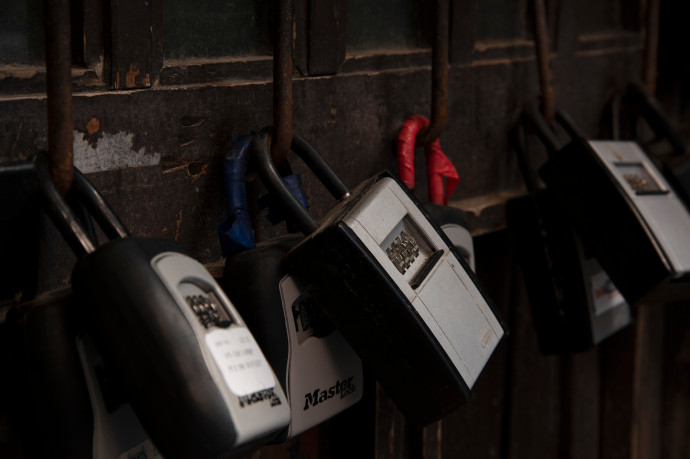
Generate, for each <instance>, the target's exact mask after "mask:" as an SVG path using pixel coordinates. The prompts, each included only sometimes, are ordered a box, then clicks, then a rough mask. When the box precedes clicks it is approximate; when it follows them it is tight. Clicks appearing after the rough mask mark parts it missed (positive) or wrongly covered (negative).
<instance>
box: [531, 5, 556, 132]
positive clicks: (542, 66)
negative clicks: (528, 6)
mask: <svg viewBox="0 0 690 459" xmlns="http://www.w3.org/2000/svg"><path fill="white" fill-rule="evenodd" d="M534 45H535V47H536V51H537V65H538V67H539V83H540V85H541V101H542V112H543V113H544V117H545V118H546V121H547V122H548V123H549V124H551V123H553V120H554V118H555V117H556V91H555V90H554V87H553V73H552V72H551V63H550V55H549V53H550V51H549V37H548V35H547V27H546V7H545V5H544V0H534Z"/></svg>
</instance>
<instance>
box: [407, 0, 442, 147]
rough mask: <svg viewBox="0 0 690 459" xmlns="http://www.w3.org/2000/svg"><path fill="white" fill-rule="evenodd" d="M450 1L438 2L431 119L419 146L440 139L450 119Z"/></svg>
mask: <svg viewBox="0 0 690 459" xmlns="http://www.w3.org/2000/svg"><path fill="white" fill-rule="evenodd" d="M449 16H450V8H449V2H448V0H437V1H436V35H435V37H434V47H433V49H432V57H431V60H432V62H431V118H430V123H429V127H428V128H427V129H426V130H425V131H423V132H421V133H419V134H417V140H416V142H415V143H416V144H417V145H426V144H429V143H431V142H433V141H434V140H436V139H438V138H439V136H440V135H441V132H443V129H444V128H445V127H446V119H447V117H448V23H449V21H448V17H449Z"/></svg>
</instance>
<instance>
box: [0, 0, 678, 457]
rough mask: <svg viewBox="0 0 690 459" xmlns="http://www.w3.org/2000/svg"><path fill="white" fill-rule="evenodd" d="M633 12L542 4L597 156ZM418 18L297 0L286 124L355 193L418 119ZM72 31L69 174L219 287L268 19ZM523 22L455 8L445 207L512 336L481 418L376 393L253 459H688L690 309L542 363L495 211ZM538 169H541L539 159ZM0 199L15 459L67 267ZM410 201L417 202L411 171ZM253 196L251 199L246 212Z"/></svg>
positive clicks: (187, 10)
mask: <svg viewBox="0 0 690 459" xmlns="http://www.w3.org/2000/svg"><path fill="white" fill-rule="evenodd" d="M647 1H649V0H647ZM647 1H645V0H581V1H575V0H552V1H551V2H549V4H548V13H549V30H550V37H551V40H552V42H551V43H552V51H553V54H552V57H553V59H552V65H553V69H554V80H555V85H556V94H557V97H558V104H559V107H561V108H562V109H565V110H566V111H568V112H569V113H570V114H571V115H572V117H573V118H574V119H575V121H576V122H577V123H578V124H579V125H580V126H581V127H582V129H583V130H584V131H585V132H586V133H587V134H589V135H591V136H593V137H595V136H597V135H599V133H600V132H601V130H602V122H601V117H602V113H603V109H604V107H605V105H606V103H607V102H608V100H609V99H610V97H611V95H612V94H613V92H614V91H615V90H617V89H619V88H621V87H623V85H624V84H625V83H626V82H627V81H629V80H631V79H640V78H641V77H642V66H643V60H644V52H643V51H644V38H645V33H646V28H645V21H646V8H647ZM661 3H662V7H661V8H662V9H661V27H660V30H661V34H660V35H661V36H660V48H659V64H658V76H659V84H658V90H657V94H658V95H659V97H660V98H661V100H662V102H663V104H664V107H665V109H666V110H667V112H668V114H669V116H670V118H671V119H672V121H673V122H674V123H675V124H676V126H678V127H679V129H680V131H681V132H682V133H683V134H684V135H686V137H687V135H688V134H690V133H688V129H687V127H688V103H687V100H688V88H689V86H688V83H687V81H688V79H687V77H688V62H690V60H688V59H687V51H684V50H682V49H681V48H683V47H684V46H683V45H684V44H685V43H686V42H687V40H685V39H684V38H683V37H684V32H685V29H684V24H683V18H684V17H687V16H685V13H686V11H685V10H686V9H687V7H686V6H684V5H683V2H680V1H675V2H674V1H670V0H664V1H662V2H661ZM431 10H432V5H431V3H430V2H421V1H414V0H404V1H393V0H382V1H378V2H371V1H366V0H350V1H349V2H347V1H343V0H328V1H324V0H319V1H311V0H298V1H297V2H296V28H295V31H296V43H295V51H294V56H295V69H294V73H293V76H294V83H293V88H294V107H293V119H294V127H295V130H297V131H299V132H300V133H302V134H303V135H304V136H305V137H307V138H308V139H309V140H310V141H311V142H312V143H313V144H314V145H315V146H316V147H317V148H318V149H319V150H320V151H321V153H322V154H323V155H324V156H325V157H326V158H327V159H328V161H330V163H331V164H332V165H333V167H334V168H335V169H336V170H337V171H338V172H339V173H340V174H341V176H342V178H343V179H344V180H345V182H346V183H347V184H349V185H355V184H357V183H358V182H360V181H362V180H364V179H365V178H367V177H369V176H371V175H373V174H374V173H376V172H377V171H379V170H381V169H383V168H386V167H390V166H391V165H392V164H393V162H392V161H393V154H394V139H395V135H396V134H397V131H398V129H399V127H400V126H401V124H402V122H403V121H404V119H405V118H406V117H407V116H409V115H411V114H413V113H420V114H423V115H426V116H428V114H429V112H430V95H431V91H430V85H431V79H430V65H431V51H430V47H429V46H430V45H429V43H430V42H431V40H430V37H431V36H432V33H433V23H432V17H433V14H432V11H431ZM41 14H42V13H41V4H40V2H35V1H32V0H31V1H30V0H26V1H25V2H9V1H5V0H2V2H1V3H0V161H2V162H7V161H12V160H24V159H27V158H29V157H31V156H32V155H33V154H35V153H36V152H37V151H39V150H42V149H46V148H47V126H46V125H47V114H46V96H45V70H44V67H43V66H42V60H43V56H44V52H43V48H42V39H43V38H42V27H41ZM72 16H73V29H74V30H75V33H74V35H75V37H76V38H75V40H73V41H74V42H75V46H74V47H73V48H74V50H75V51H74V53H73V61H74V67H73V78H74V85H73V88H74V137H75V139H74V151H75V161H76V164H77V166H79V167H80V168H81V169H82V170H83V171H84V172H86V173H87V174H88V176H89V178H90V179H91V180H92V181H93V182H94V183H95V184H96V185H97V186H98V187H99V189H100V190H101V191H102V192H103V193H104V195H105V196H106V197H107V199H108V200H109V201H110V203H111V204H112V205H113V207H114V208H115V209H116V210H117V211H118V212H119V214H120V216H121V217H122V219H123V220H124V221H125V223H126V224H127V225H128V226H129V228H130V230H131V231H132V232H133V233H134V234H136V235H142V236H147V237H164V238H170V239H175V240H177V241H179V242H180V243H181V244H182V245H184V246H185V247H186V248H187V249H188V250H189V251H190V253H191V254H192V255H193V256H195V257H196V258H198V259H199V260H200V261H202V262H204V263H206V264H207V266H208V267H209V268H210V269H212V270H215V271H214V272H215V273H218V272H219V270H218V268H219V267H221V266H222V259H221V256H220V250H219V244H218V241H217V236H216V230H215V226H216V224H217V223H219V222H220V221H222V220H223V219H224V216H225V202H224V199H223V196H222V190H221V183H222V182H221V160H222V158H223V155H224V154H225V153H226V152H227V149H228V144H229V142H230V140H231V138H232V135H236V134H245V133H248V132H250V131H252V130H258V129H260V128H262V127H263V126H266V125H269V124H270V123H271V122H272V110H271V101H272V92H271V91H272V84H271V75H272V74H271V68H272V59H271V56H270V53H271V49H272V44H271V43H272V39H273V32H272V30H273V28H272V24H273V22H274V16H275V14H274V8H273V5H272V4H271V2H268V1H254V2H250V1H240V0H228V1H213V2H204V3H203V4H199V5H197V4H193V3H189V2H181V1H169V2H166V3H164V4H163V2H161V1H159V0H153V1H149V2H138V1H134V0H127V1H120V2H112V4H110V2H97V1H93V0H81V1H74V2H73V14H72ZM531 24H532V22H531V6H530V4H529V2H528V1H527V0H490V1H489V0H485V1H482V0H468V1H462V2H461V1H453V2H452V11H451V66H450V71H449V74H450V77H449V88H448V92H449V105H448V114H449V116H448V124H447V126H446V128H445V130H444V132H443V134H442V135H441V144H442V146H443V151H444V152H445V153H446V155H447V156H448V157H449V158H450V159H451V160H452V161H453V162H454V164H455V165H456V167H457V169H458V172H459V174H460V178H461V182H460V185H459V186H458V188H457V190H456V191H455V192H454V194H453V196H452V198H451V201H452V202H451V204H452V205H453V206H455V207H459V208H462V209H463V210H465V211H466V212H468V215H469V217H470V223H471V227H472V231H473V234H474V235H475V236H476V239H475V241H476V250H477V271H478V275H479V277H480V279H481V280H482V281H483V283H484V285H485V286H486V289H487V290H488V292H489V293H490V294H491V295H492V297H493V299H494V301H495V302H496V303H497V305H498V306H499V308H500V309H501V311H502V312H503V314H504V315H505V317H506V318H507V320H508V322H509V325H510V328H511V334H510V335H509V336H507V337H506V338H504V340H503V342H502V343H501V344H500V345H499V348H498V350H497V351H496V353H495V355H494V356H493V357H492V359H491V361H490V362H489V364H488V366H487V367H486V369H485V370H484V372H483V373H482V375H481V377H480V378H479V380H478V382H477V384H476V386H475V390H474V394H475V397H476V399H475V400H473V401H472V402H471V403H469V404H467V405H466V406H463V407H461V408H460V409H459V410H458V411H457V412H456V413H454V414H452V415H451V416H449V417H448V418H447V419H444V420H443V421H442V422H441V423H440V424H438V425H434V426H432V427H430V428H427V429H426V430H425V431H415V430H413V429H411V428H409V427H408V426H406V424H405V422H404V419H403V418H402V417H401V416H400V414H399V413H398V412H397V410H396V409H395V407H394V405H392V403H391V402H390V401H389V400H388V399H387V397H386V396H385V393H383V392H382V391H381V390H380V389H378V390H375V385H374V384H370V392H369V393H368V396H367V397H366V399H365V401H364V402H363V403H362V404H361V406H359V407H358V408H357V409H356V410H353V411H352V412H350V413H347V414H346V415H345V416H343V417H341V418H339V419H336V420H334V421H333V422H331V423H327V424H326V425H324V426H322V427H320V428H318V429H314V430H312V431H310V432H308V433H306V434H304V435H303V436H301V437H299V438H298V439H296V440H293V441H291V442H289V443H288V444H286V445H279V446H274V447H267V448H264V449H262V450H261V453H260V454H261V456H262V457H299V456H298V454H301V457H329V456H352V455H355V454H356V455H357V456H363V457H367V456H373V455H376V456H377V457H418V456H420V455H422V454H423V455H424V456H425V457H468V458H494V457H495V458H521V457H524V458H553V457H572V458H602V459H603V458H607V459H608V458H633V457H634V458H660V457H665V458H666V457H668V458H681V457H688V456H690V442H689V440H688V437H687V432H688V428H690V426H689V423H690V415H689V414H688V409H690V400H689V398H688V396H689V395H690V389H689V387H690V385H689V384H688V382H689V381H690V341H689V340H690V334H689V333H688V332H687V331H686V330H687V329H688V325H690V312H688V310H687V308H686V307H685V306H684V305H654V306H645V307H641V308H639V309H637V310H636V312H635V314H636V322H635V323H634V324H633V325H632V326H631V327H629V328H627V329H626V330H624V331H623V332H621V333H619V334H617V335H616V336H614V337H612V338H611V339H609V340H608V341H606V342H604V343H603V344H602V345H600V346H598V347H597V348H594V349H591V350H589V351H587V352H584V353H580V354H576V355H569V356H563V357H544V356H542V355H540V353H539V351H538V348H537V344H536V337H535V333H534V329H533V325H532V322H531V316H530V313H529V305H528V303H527V299H526V295H525V291H524V286H523V283H522V279H521V274H520V272H519V269H518V268H517V266H516V265H515V263H514V259H513V247H512V241H511V239H510V234H509V232H508V231H507V229H506V223H505V203H506V201H507V200H508V199H510V198H512V197H515V196H518V195H520V194H523V193H524V192H525V190H524V185H523V182H522V178H521V176H520V173H519V170H518V167H517V161H516V158H515V154H514V152H513V151H512V150H511V148H510V146H509V144H508V135H507V133H508V129H509V126H510V123H511V122H512V120H513V119H514V116H515V114H516V113H517V112H518V110H519V109H520V108H521V107H522V105H523V104H524V102H525V101H527V100H529V99H530V98H534V97H536V96H537V95H538V91H539V84H538V79H537V73H536V64H535V53H534V45H533V41H532V31H531V30H532V28H531ZM678 44H681V48H679V47H678V46H677V45H678ZM679 53H681V54H679ZM682 53H685V55H683V54H682ZM534 154H535V157H536V158H537V159H539V158H542V159H543V157H544V156H543V155H544V153H543V151H541V150H540V149H539V148H538V147H536V146H535V147H534ZM292 163H293V164H292V165H293V167H294V168H295V169H296V170H297V171H299V172H301V173H302V174H303V179H304V182H305V187H306V191H307V193H308V195H309V197H310V200H311V206H312V212H313V214H314V215H315V216H317V217H318V216H320V215H322V214H323V213H324V212H325V211H326V210H327V209H328V207H329V206H330V203H331V201H330V198H329V197H328V195H327V193H326V192H325V190H324V189H323V188H322V187H321V186H320V185H319V184H318V183H317V182H316V181H315V180H314V178H313V177H312V176H311V175H309V173H308V172H306V171H305V170H304V168H303V166H302V165H301V163H299V161H293V162H292ZM416 164H417V168H418V170H420V171H421V170H423V154H422V152H421V150H418V154H417V161H416ZM0 187H1V188H2V189H0V191H1V193H0V203H1V204H2V205H3V210H4V209H5V208H7V209H10V211H8V212H5V219H3V220H2V223H3V228H2V229H0V231H1V232H2V234H1V235H2V238H3V240H4V241H10V242H9V243H6V244H5V245H4V246H3V247H4V248H5V250H6V251H5V252H4V253H2V263H3V264H4V265H5V267H10V269H9V270H7V271H8V275H7V276H5V280H4V282H3V285H2V294H3V297H2V298H0V301H1V302H0V342H1V343H2V344H3V348H2V351H1V352H2V353H1V354H0V355H1V358H2V360H1V361H0V364H1V365H2V366H1V367H0V368H3V371H0V374H1V375H2V376H1V377H0V380H1V382H0V385H1V387H0V388H1V389H3V390H2V391H1V392H0V457H21V456H22V455H24V454H29V453H31V452H32V449H31V447H30V446H27V445H28V444H30V443H31V442H32V441H34V440H35V439H36V438H40V435H39V434H40V432H41V430H40V429H39V427H40V426H41V425H42V424H41V423H42V422H43V421H41V419H39V417H38V416H37V415H36V414H35V413H36V411H35V407H34V406H33V405H32V404H31V403H30V400H28V398H30V397H31V394H27V393H25V387H26V384H24V382H25V378H26V373H27V372H26V368H25V365H26V363H25V362H24V361H23V360H22V356H23V355H24V354H23V353H24V352H25V348H24V346H23V344H22V343H24V342H25V339H24V336H25V335H24V333H25V332H24V329H23V328H22V327H23V326H24V324H25V317H24V314H25V312H26V311H27V310H29V309H30V308H31V306H27V303H26V302H27V301H28V300H31V299H33V298H34V297H35V296H36V295H39V296H40V295H42V294H45V293H46V292H54V291H56V290H58V289H61V288H64V287H67V286H68V285H69V275H70V271H71V268H72V266H73V264H74V261H75V258H74V257H73V256H72V255H71V253H70V251H69V249H68V248H67V246H66V245H65V244H64V242H63V241H62V240H61V238H60V236H59V235H58V234H57V233H56V231H55V230H54V229H53V228H52V226H51V225H50V223H48V221H47V219H45V217H42V216H40V215H39V216H37V217H36V216H34V213H33V212H32V211H31V209H33V207H32V205H33V202H32V201H31V196H32V194H31V191H30V190H29V189H27V188H22V187H21V186H18V185H16V184H9V183H7V182H5V183H4V184H3V185H0ZM416 190H417V191H416V193H417V195H418V197H419V198H420V199H421V200H426V199H427V196H426V193H425V192H424V190H426V179H425V177H424V174H419V176H418V177H417V188H416ZM259 194H261V187H260V185H259V184H258V183H257V182H252V183H250V196H252V197H257V196H258V195H259ZM27 209H28V210H27ZM13 212H14V213H13ZM34 218H37V219H38V221H37V223H36V222H35V221H34V220H33V219H34ZM25 221H31V222H32V223H31V224H30V225H29V224H25V223H24V222H25ZM255 221H256V225H257V238H258V239H259V240H265V239H268V238H270V237H272V236H274V235H276V234H278V233H280V232H282V231H284V230H283V229H282V227H276V228H274V227H271V226H270V225H269V224H268V223H266V222H265V220H264V219H263V218H262V216H261V215H255ZM17 228H19V230H17ZM8 246H9V247H10V248H7V247H8ZM17 247H23V248H22V249H20V250H16V248H17ZM5 369H6V370H5ZM22 387H24V389H22ZM22 391H24V392H22ZM13 394H15V395H16V396H13ZM44 423H45V422H44ZM48 430H50V429H48Z"/></svg>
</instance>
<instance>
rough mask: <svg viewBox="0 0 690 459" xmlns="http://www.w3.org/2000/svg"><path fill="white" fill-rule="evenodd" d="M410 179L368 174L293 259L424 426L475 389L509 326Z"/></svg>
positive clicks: (298, 271) (366, 358) (340, 325)
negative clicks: (406, 185)
mask: <svg viewBox="0 0 690 459" xmlns="http://www.w3.org/2000/svg"><path fill="white" fill-rule="evenodd" d="M403 187H404V185H402V184H401V183H400V182H399V181H398V180H396V179H395V178H393V177H392V176H391V175H390V174H389V173H383V174H380V175H378V176H376V177H374V178H372V179H370V180H368V181H366V182H365V183H363V184H362V185H360V186H359V187H358V188H357V189H355V190H354V191H353V192H352V195H351V196H350V197H349V198H347V199H345V200H343V201H341V202H340V203H339V204H338V205H336V207H335V208H334V209H332V210H331V211H330V212H329V213H328V214H327V215H326V217H325V218H324V220H323V221H322V223H321V227H320V228H319V229H317V230H316V231H315V232H314V233H312V234H310V235H309V236H307V237H306V238H305V240H304V241H303V242H302V243H301V244H299V245H298V246H297V247H296V248H295V249H293V251H291V252H290V253H289V254H288V255H287V257H286V260H287V263H288V265H289V266H291V267H292V268H293V269H294V272H295V274H297V275H298V277H299V278H300V280H302V281H303V282H304V283H305V284H306V287H307V290H308V291H309V292H310V293H311V294H312V295H313V296H314V298H315V299H316V300H317V301H318V303H319V304H320V305H321V306H322V308H324V310H326V312H327V314H328V315H329V317H330V318H331V319H332V320H333V322H334V323H335V325H336V326H337V327H338V328H339V329H340V330H341V331H342V333H343V335H344V336H345V337H346V338H347V339H348V341H350V343H351V344H352V345H353V347H354V348H355V350H357V352H358V353H359V354H360V356H361V357H362V359H363V360H364V361H365V363H368V364H369V366H370V367H371V368H372V370H373V371H374V373H375V374H376V377H377V379H378V380H379V382H381V384H382V385H383V387H384V389H385V390H386V392H387V393H388V394H389V395H390V396H391V397H392V398H393V400H394V401H395V403H396V404H397V405H398V408H400V409H401V411H402V412H403V413H404V414H405V415H406V416H407V417H408V419H410V420H411V421H412V422H413V423H415V424H418V425H424V424H427V423H429V422H432V421H434V420H437V419H439V418H440V417H442V416H444V415H445V414H447V413H449V412H450V411H452V410H453V409H454V408H455V407H457V405H458V404H460V403H462V402H463V401H465V400H467V399H468V398H469V397H470V392H469V390H470V389H471V387H472V386H473V385H474V383H475V381H476V380H477V377H478V376H479V374H480V372H481V370H482V369H483V368H484V365H485V364H486V362H487V361H488V359H489V357H490V356H491V354H492V352H493V350H494V349H495V347H496V345H497V344H498V342H499V340H500V339H501V337H502V336H503V334H504V329H503V326H502V324H501V322H500V321H499V320H498V319H497V317H496V315H495V312H494V311H493V310H492V309H491V307H490V306H489V304H488V303H487V300H486V299H485V297H484V295H483V293H482V292H481V291H480V289H479V288H478V286H477V283H476V279H475V278H474V275H473V273H471V270H470V269H469V267H468V266H467V265H466V264H465V262H464V261H462V260H461V259H462V257H460V256H458V252H457V251H456V250H455V249H454V248H452V244H451V243H450V241H449V240H448V239H447V237H446V236H445V235H442V232H441V231H440V228H438V226H436V223H431V222H430V220H429V217H428V214H427V213H426V212H425V211H423V210H422V209H421V208H420V207H419V205H418V204H417V203H416V202H415V201H413V198H412V196H411V195H410V194H409V192H408V191H406V190H405V189H404V188H403Z"/></svg>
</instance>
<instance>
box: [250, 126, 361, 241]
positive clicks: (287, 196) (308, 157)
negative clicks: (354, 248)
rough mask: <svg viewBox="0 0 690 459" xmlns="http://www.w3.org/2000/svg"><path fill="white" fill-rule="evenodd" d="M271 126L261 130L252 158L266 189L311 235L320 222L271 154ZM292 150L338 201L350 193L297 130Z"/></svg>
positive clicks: (304, 231)
mask: <svg viewBox="0 0 690 459" xmlns="http://www.w3.org/2000/svg"><path fill="white" fill-rule="evenodd" d="M272 130H273V129H272V128H271V127H266V128H263V129H262V130H260V131H259V132H258V133H257V134H256V135H255V136H254V140H253V142H252V146H251V148H252V160H253V161H254V163H255V168H256V170H257V172H258V174H259V177H260V178H261V181H262V182H263V184H264V186H265V187H266V189H267V190H268V191H269V192H270V193H273V195H274V196H275V198H276V199H277V200H278V201H279V202H280V203H281V204H282V205H283V206H284V207H285V212H286V213H287V214H289V215H290V216H291V217H292V218H293V219H294V221H295V224H296V225H297V227H298V228H299V229H300V230H301V231H302V232H303V233H304V234H305V235H309V234H311V233H313V232H314V231H316V230H317V229H318V228H319V224H318V223H317V222H316V221H315V220H314V219H313V218H312V216H311V215H310V214H309V212H308V211H307V210H306V209H305V208H304V207H303V206H302V204H301V203H300V202H299V201H298V200H297V198H295V196H294V195H293V194H292V193H291V192H290V190H289V189H288V187H287V185H285V183H284V182H283V180H282V179H281V178H280V174H279V173H278V170H277V169H276V165H275V163H274V162H273V160H272V158H271V154H270V143H271V137H272V136H271V131H272ZM290 149H291V150H292V151H294V152H295V153H296V154H297V156H299V157H300V158H301V159H302V161H304V162H305V163H306V164H307V166H309V168H310V169H311V171H312V172H314V175H316V177H317V178H318V179H319V181H321V183H322V184H323V185H324V186H325V187H326V189H327V190H328V192H329V193H330V194H331V195H332V196H333V197H334V198H335V199H337V200H340V199H344V198H347V197H349V196H350V190H349V189H348V188H347V186H346V185H345V184H344V183H343V181H342V180H341V179H340V177H338V175H337V174H336V173H335V172H334V171H333V169H332V168H331V167H330V166H329V165H328V163H327V162H326V160H325V159H324V158H323V157H322V156H321V155H320V154H319V152H318V151H316V149H315V148H314V147H313V146H312V145H311V144H310V143H309V142H308V141H307V140H306V139H305V138H304V137H302V136H300V135H299V134H297V133H295V132H293V133H292V140H291V143H290Z"/></svg>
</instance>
